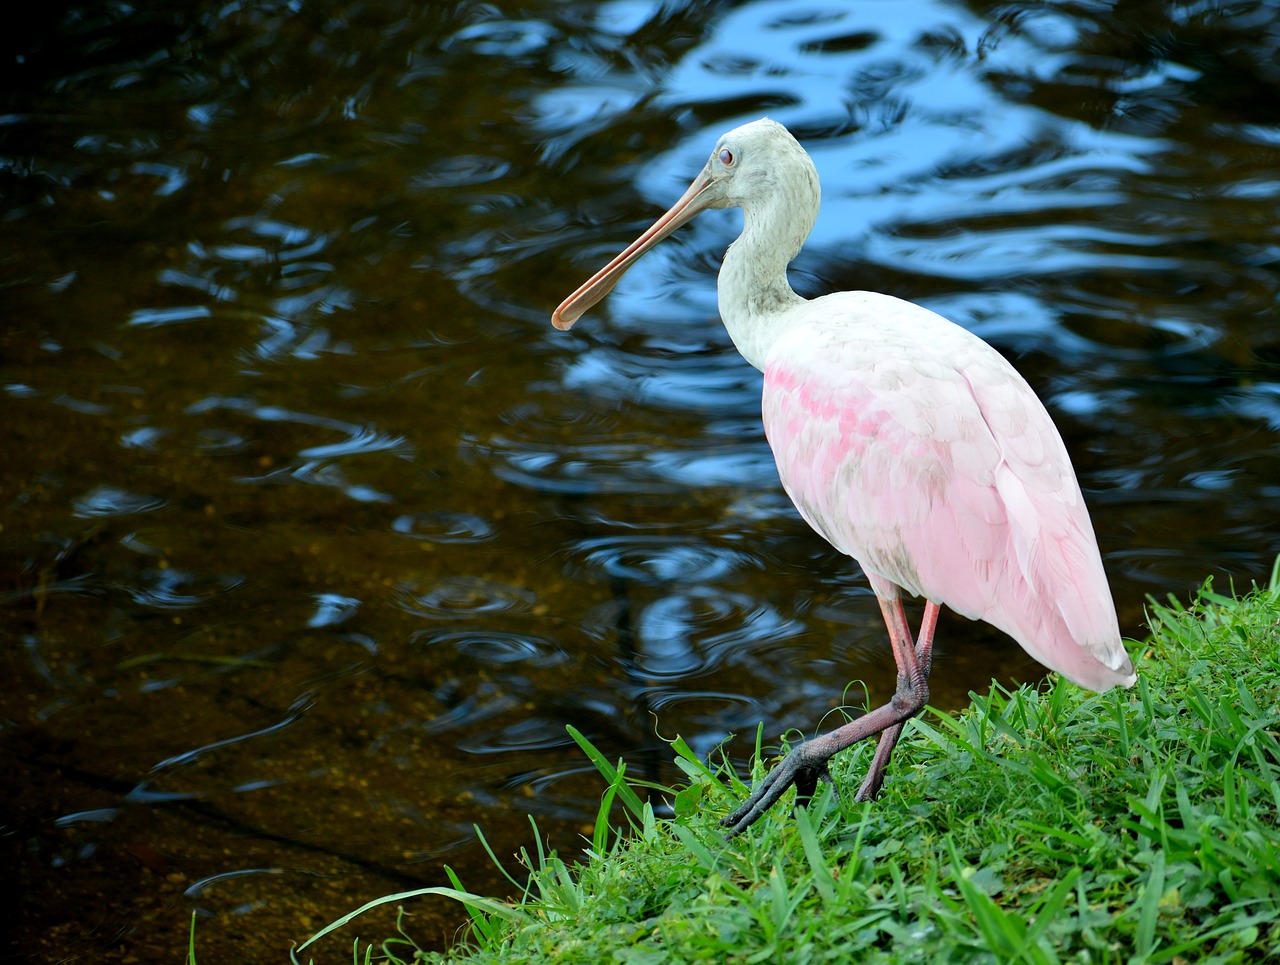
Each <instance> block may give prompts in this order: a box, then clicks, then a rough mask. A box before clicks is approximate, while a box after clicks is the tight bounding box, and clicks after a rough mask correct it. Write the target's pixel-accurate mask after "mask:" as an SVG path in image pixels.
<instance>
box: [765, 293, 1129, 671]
mask: <svg viewBox="0 0 1280 965" xmlns="http://www.w3.org/2000/svg"><path fill="white" fill-rule="evenodd" d="M785 324H786V325H787V328H786V332H785V334H784V335H782V336H781V337H780V338H779V339H778V340H777V342H776V343H775V344H774V345H773V347H772V348H771V350H770V351H769V354H768V357H767V359H766V361H765V387H764V400H763V418H764V425H765V431H766V434H767V435H768V438H769V442H770V445H771V446H772V447H773V451H774V455H775V458H776V459H777V463H778V471H779V474H780V476H781V478H782V482H783V485H784V487H785V488H786V490H787V492H788V494H789V495H790V496H791V498H792V500H793V501H794V502H795V504H796V507H797V508H798V509H799V510H800V513H801V514H802V515H803V516H804V518H805V519H806V520H807V521H808V522H809V523H810V525H812V526H813V528H814V529H816V530H817V531H818V532H819V533H820V534H822V535H823V536H824V537H826V539H828V540H829V541H830V542H831V543H832V544H833V545H834V546H835V547H836V548H837V549H839V550H841V551H843V552H845V553H847V554H849V555H850V556H852V557H854V558H855V559H856V560H858V562H859V563H860V564H861V565H862V566H863V568H864V569H867V570H869V571H871V572H873V573H876V574H878V575H880V576H882V577H884V578H885V579H888V580H890V581H891V582H893V583H895V584H897V585H898V586H901V587H902V588H903V589H905V590H906V591H908V592H910V593H912V594H915V595H919V596H924V597H926V598H928V599H930V600H933V601H934V602H937V603H941V604H944V605H946V606H948V607H950V608H951V609H953V610H955V611H956V612H958V613H961V614H963V615H965V616H967V617H970V618H971V619H982V620H986V621H987V622H988V623H991V624H992V625H994V626H996V627H998V628H1000V629H1002V630H1004V631H1005V632H1006V633H1008V634H1010V635H1011V636H1012V637H1013V638H1014V639H1015V640H1017V641H1018V642H1019V643H1020V644H1021V645H1022V646H1023V648H1024V649H1026V650H1027V651H1028V652H1029V653H1030V654H1031V655H1032V656H1034V657H1035V658H1036V659H1038V660H1039V661H1040V662H1041V663H1044V664H1045V665H1046V666H1048V667H1051V668H1052V669H1055V670H1058V671H1060V672H1062V673H1063V674H1065V675H1066V676H1067V677H1069V678H1071V679H1072V680H1074V681H1076V682H1077V683H1079V684H1081V685H1083V686H1085V687H1089V688H1091V689H1093V690H1105V689H1107V688H1109V687H1111V686H1114V685H1117V684H1122V685H1126V686H1127V685H1129V684H1131V683H1132V682H1133V679H1134V677H1133V667H1132V664H1131V663H1130V661H1129V658H1128V655H1127V654H1126V653H1125V650H1124V647H1123V645H1122V643H1121V641H1120V632H1119V627H1118V623H1117V620H1116V614H1115V607H1114V604H1113V603H1112V600H1111V592H1110V589H1109V587H1108V585H1107V579H1106V575H1105V573H1104V572H1103V568H1102V560H1101V557H1100V555H1099V552H1098V547H1097V541H1096V539H1095V537H1094V534H1093V527H1092V524H1091V523H1090V521H1089V516H1088V512H1087V510H1086V508H1085V505H1084V500H1083V498H1082V496H1081V493H1080V487H1079V484H1078V483H1077V481H1076V478H1075V473H1074V471H1073V470H1072V468H1071V462H1070V459H1069V457H1068V456H1067V451H1066V448H1065V446H1064V445H1063V443H1062V439H1061V437H1060V435H1059V434H1058V431H1057V429H1056V427H1055V426H1054V424H1053V422H1052V420H1051V419H1050V417H1049V414H1048V413H1047V412H1046V411H1045V409H1044V406H1043V405H1042V404H1041V403H1040V401H1039V399H1038V398H1037V397H1036V395H1035V393H1034V392H1033V391H1032V390H1031V388H1030V387H1029V386H1028V385H1027V383H1026V382H1025V380H1023V379H1022V377H1021V376H1020V375H1019V374H1018V373H1017V371H1016V370H1015V369H1014V368H1013V367H1012V366H1011V365H1009V363H1008V362H1007V361H1005V359H1004V358H1003V357H1002V356H1000V354H999V353H997V352H996V351H995V350H994V349H992V348H991V347H990V346H989V345H987V344H986V343H985V342H983V341H982V340H981V339H979V338H977V337H976V336H974V335H972V334H971V333H969V332H967V331H965V330H964V329H962V328H960V327H959V326H957V325H954V324H953V323H951V322H949V321H947V320H946V319H944V318H942V317H941V316H939V315H936V314H934V313H933V312H930V311H928V310H927V309H924V308H921V307H919V306H917V305H913V304H911V303H910V302H905V301H902V300H900V299H897V298H892V297H890V296H887V295H877V294H874V293H870V292H845V293H840V294H838V295H829V296H826V297H825V298H819V299H815V300H814V301H811V302H807V303H805V304H804V305H802V306H800V307H798V308H796V309H793V310H792V312H790V313H789V317H788V318H787V319H786V320H785Z"/></svg>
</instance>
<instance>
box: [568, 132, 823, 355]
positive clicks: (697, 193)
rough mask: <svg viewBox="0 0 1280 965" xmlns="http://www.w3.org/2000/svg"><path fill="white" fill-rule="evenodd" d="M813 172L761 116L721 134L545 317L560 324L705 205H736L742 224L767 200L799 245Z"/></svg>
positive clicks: (787, 137) (810, 210) (814, 197)
mask: <svg viewBox="0 0 1280 965" xmlns="http://www.w3.org/2000/svg"><path fill="white" fill-rule="evenodd" d="M818 196H819V188H818V172H817V170H816V169H815V168H814V166H813V161H812V160H811V159H810V158H809V155H808V154H807V153H805V150H804V148H802V147H801V146H800V143H799V142H798V141H797V140H796V139H795V138H794V137H792V136H791V132H790V131H788V130H787V129H786V128H785V127H783V126H782V125H781V124H779V123H778V122H777V121H773V120H770V119H769V118H767V117H762V118H760V120H758V121H751V122H750V123H749V124H743V125H742V126H741V127H735V128H734V129H733V130H732V131H729V132H728V133H727V134H724V135H723V136H721V138H720V140H718V141H717V142H716V146H715V150H713V151H712V152H711V156H710V157H709V158H708V159H707V163H706V164H705V165H704V166H703V168H702V171H701V172H700V173H699V174H698V176H697V177H696V178H694V180H693V183H692V184H691V185H689V189H688V190H687V191H685V193H684V194H683V195H682V196H681V198H680V200H679V201H677V202H676V203H675V204H674V205H672V206H671V208H670V209H669V210H668V211H667V212H666V214H664V215H663V216H662V217H661V218H659V219H658V220H657V221H655V222H654V223H653V225H652V226H651V227H650V228H649V229H648V230H647V231H645V233H644V234H642V235H641V236H640V237H639V238H637V239H636V240H635V241H633V242H632V243H631V244H630V245H629V246H628V247H627V248H626V250H624V251H623V252H622V253H621V254H620V255H618V257H616V258H614V259H613V261H611V262H609V264H607V265H605V266H604V267H603V268H601V269H600V270H599V271H598V272H596V273H595V274H594V275H592V276H591V278H590V279H588V280H587V281H586V282H585V283H584V284H583V285H582V286H581V287H580V288H578V290H577V291H575V292H574V293H573V294H572V295H570V296H569V297H568V298H566V299H565V300H564V301H563V302H561V303H560V307H559V308H557V309H556V310H555V312H554V313H553V314H552V316H551V323H552V324H553V325H555V327H556V328H558V329H561V330H564V329H567V328H569V327H570V326H571V325H573V323H574V322H576V321H577V320H578V319H579V318H580V317H581V316H582V315H583V314H584V313H585V312H586V311H587V310H588V309H590V308H591V307H592V306H593V305H595V304H596V303H598V302H599V301H601V300H602V299H603V298H604V297H605V296H606V295H607V294H609V292H610V291H612V290H613V286H614V285H616V284H617V283H618V280H619V279H620V278H621V277H622V275H623V274H624V273H625V272H626V270H627V269H628V268H630V267H631V266H632V265H633V264H634V263H635V261H636V259H638V258H639V257H640V256H641V255H643V254H644V253H645V252H646V251H648V250H649V249H650V248H652V247H653V246H654V245H656V244H657V243H658V242H660V241H662V239H664V238H666V237H667V236H668V235H670V234H671V233H672V232H673V231H675V230H676V229H677V228H679V227H680V226H681V225H683V224H685V223H686V222H688V221H691V220H692V219H693V218H694V216H695V215H697V214H698V213H699V212H700V211H705V210H706V209H708V208H742V209H743V212H744V213H745V217H746V219H747V222H748V225H750V222H751V218H752V214H753V212H754V211H755V210H757V209H759V208H761V207H762V206H764V205H766V204H768V205H771V206H773V207H775V208H778V209H779V210H788V211H790V212H792V213H793V214H794V215H798V217H793V218H792V220H793V221H795V222H796V225H795V230H794V231H793V232H792V233H793V234H794V235H796V237H795V239H794V240H795V244H794V248H793V249H792V250H791V251H790V253H789V254H788V256H787V259H786V260H788V261H789V260H790V259H791V257H794V255H795V253H796V252H798V251H799V250H800V245H801V244H802V243H803V242H804V239H805V237H806V236H807V235H808V234H809V230H810V229H811V228H812V227H813V219H814V217H815V216H816V215H817V211H818Z"/></svg>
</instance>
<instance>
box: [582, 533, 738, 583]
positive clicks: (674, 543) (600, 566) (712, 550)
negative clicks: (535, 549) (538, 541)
mask: <svg viewBox="0 0 1280 965" xmlns="http://www.w3.org/2000/svg"><path fill="white" fill-rule="evenodd" d="M564 552H565V553H566V554H567V555H568V556H570V557H571V558H572V559H573V560H575V561H578V563H577V565H578V566H579V567H581V568H583V569H586V570H599V571H603V572H604V573H607V574H608V575H609V576H612V577H617V578H620V579H625V580H632V581H635V582H638V583H645V584H650V585H659V584H667V583H677V582H679V583H699V582H709V581H711V580H716V579H719V578H720V577H723V576H724V575H725V574H727V573H731V572H732V571H734V570H736V569H740V568H742V567H743V566H746V565H757V564H756V560H755V559H754V557H752V556H750V555H749V554H747V553H743V552H741V551H740V550H733V549H729V548H727V547H723V546H714V545H712V544H710V543H708V542H706V541H705V540H703V539H699V538H698V537H696V536H685V535H662V536H646V535H642V534H635V533H627V534H624V535H620V536H601V537H594V538H591V539H583V540H578V541H577V542H574V543H570V544H569V545H568V546H567V547H566V548H565V550H564Z"/></svg>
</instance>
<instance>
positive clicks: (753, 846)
mask: <svg viewBox="0 0 1280 965" xmlns="http://www.w3.org/2000/svg"><path fill="white" fill-rule="evenodd" d="M1218 589H1219V590H1220V589H1221V588H1218ZM1149 617H1150V626H1151V637H1150V639H1149V640H1147V641H1146V643H1145V645H1144V646H1143V647H1142V650H1141V652H1140V653H1137V652H1135V657H1136V658H1137V660H1136V662H1137V663H1138V668H1139V674H1140V677H1139V681H1138V684H1137V686H1136V687H1134V688H1133V689H1132V690H1130V691H1124V692H1112V693H1109V694H1105V695H1096V694H1090V693H1087V692H1085V691H1082V690H1080V689H1079V688H1077V687H1075V686H1073V685H1071V684H1068V683H1065V682H1063V681H1061V680H1057V681H1054V682H1051V683H1048V684H1045V685H1044V686H1042V687H1039V688H1028V687H1024V688H1021V689H1019V690H1016V691H1013V692H1012V693H1009V692H1006V691H1003V690H999V689H996V690H993V691H992V692H991V693H990V694H989V695H987V696H976V695H975V696H974V698H973V703H972V706H971V707H970V708H969V709H968V710H967V711H966V712H964V713H962V714H960V715H958V716H955V717H952V716H947V715H941V716H940V715H936V714H927V715H926V716H925V717H924V718H923V719H922V720H919V721H916V722H914V723H913V724H911V725H909V726H908V729H907V734H906V736H905V737H904V739H903V742H902V744H901V745H900V747H899V750H898V752H897V754H896V756H895V758H894V762H893V764H892V766H891V772H890V777H889V781H888V782H887V784H886V786H885V789H884V791H883V793H882V794H881V796H880V798H879V800H878V801H876V802H874V803H873V804H854V803H852V802H851V801H850V798H851V796H852V793H851V792H852V789H854V788H856V787H857V783H858V780H859V778H860V776H861V774H862V772H863V770H864V769H865V767H866V765H867V762H868V760H869V757H870V751H871V747H872V745H871V744H870V743H867V745H866V746H865V747H862V748H858V749H856V750H853V751H850V752H846V754H844V755H842V757H841V758H837V761H836V762H835V763H834V765H833V772H834V775H835V778H836V782H837V784H838V786H839V787H841V788H847V789H848V790H847V791H846V792H845V794H844V797H843V798H840V799H837V798H836V797H835V796H834V795H833V794H831V793H830V790H829V789H825V790H820V792H819V796H818V797H817V798H815V800H814V801H813V802H812V803H811V805H810V806H809V808H808V809H807V810H803V809H802V810H798V811H796V813H795V814H794V816H793V815H792V813H791V811H790V809H789V807H788V806H787V802H789V800H790V795H788V797H787V798H784V803H783V805H781V806H778V807H776V808H774V810H773V811H772V812H771V813H770V814H768V815H767V816H766V817H765V818H763V819H762V820H761V821H760V822H759V823H758V824H757V825H756V826H754V827H753V828H751V829H750V831H748V832H747V833H746V834H744V835H742V836H741V837H739V838H736V839H735V840H734V841H733V842H732V843H730V844H726V843H725V842H724V840H723V838H722V834H721V830H720V828H719V827H718V826H717V823H716V822H717V819H718V818H719V817H720V816H721V815H723V814H724V813H725V812H726V811H727V810H728V809H729V808H730V807H731V805H732V803H734V802H735V801H737V800H738V799H740V797H741V796H742V794H743V793H744V792H745V788H744V787H743V786H742V784H741V783H740V782H738V781H737V780H736V778H733V777H732V775H729V774H725V773H722V772H719V771H716V770H712V769H709V768H708V767H707V766H705V765H704V764H703V763H701V762H699V761H698V760H697V758H696V757H695V756H694V755H693V754H691V753H690V752H689V751H688V750H687V748H685V747H684V746H683V745H682V744H680V743H679V742H678V743H677V744H676V745H675V750H676V752H677V754H678V761H679V763H680V766H681V767H682V769H683V770H684V772H685V773H686V774H687V775H688V781H689V783H688V784H687V785H686V786H684V787H682V788H679V789H678V790H677V791H673V792H671V794H670V800H671V801H672V802H673V805H674V808H675V818H674V819H673V820H656V819H655V818H654V815H653V812H652V810H651V809H650V808H649V807H648V806H647V805H646V804H644V803H642V802H641V800H640V798H639V797H638V796H637V795H636V794H635V792H634V791H633V790H632V789H631V788H630V787H629V786H628V785H627V783H626V781H625V775H622V776H619V775H618V774H617V773H616V772H615V771H614V769H613V768H612V767H611V766H610V765H609V763H608V762H607V761H605V760H603V758H600V756H599V755H598V754H596V753H595V752H594V749H592V748H590V746H589V745H586V744H585V742H584V741H580V742H581V743H584V749H586V750H587V751H588V753H591V754H592V755H593V759H595V760H596V762H597V766H599V767H600V768H601V770H602V773H603V774H604V775H605V777H606V780H607V790H606V792H605V795H604V801H603V804H602V808H601V818H600V820H599V821H598V823H597V827H596V833H595V835H594V840H593V841H592V844H591V850H590V851H589V853H588V856H587V858H586V859H584V860H583V862H581V863H580V864H578V865H577V866H575V867H573V868H568V867H566V866H565V865H564V863H563V862H561V861H560V859H559V858H557V857H556V856H555V854H554V853H545V852H541V851H540V852H539V853H536V854H533V855H526V856H525V859H526V861H527V862H528V868H527V869H513V874H514V877H515V879H517V880H518V881H519V882H520V884H518V885H517V884H515V881H513V888H514V889H515V891H514V892H513V893H515V894H516V895H518V897H517V898H516V899H515V900H511V901H498V900H495V899H489V898H482V897H479V896H475V895H468V894H466V893H465V892H464V891H463V889H462V885H461V883H459V882H456V881H455V884H457V889H456V890H450V889H427V890H426V891H423V892H415V893H412V894H413V895H419V894H437V895H440V894H444V895H448V896H451V897H453V898H456V899H458V900H462V901H464V902H466V904H467V906H468V909H469V910H470V912H471V915H472V926H471V934H470V936H469V939H468V944H467V946H466V947H461V948H459V949H457V950H456V951H455V953H454V954H453V956H451V957H445V956H439V955H435V954H426V955H424V956H423V957H422V958H421V959H419V960H425V961H429V962H442V961H459V962H472V963H498V962H501V963H517V962H583V963H601V962H621V963H649V962H653V963H657V962H692V961H712V962H721V961H725V962H743V963H749V962H825V961H851V960H852V961H868V962H938V961H945V962H953V963H954V962H991V961H997V962H1024V961H1025V962H1073V963H1088V962H1253V961H1263V960H1277V959H1280V925H1277V918H1280V707H1278V706H1277V704H1278V702H1280V561H1278V562H1277V569H1276V571H1273V573H1272V579H1271V583H1270V585H1269V586H1268V587H1265V588H1255V589H1254V590H1253V591H1252V592H1250V593H1248V594H1246V595H1243V596H1241V597H1238V598H1237V597H1234V596H1228V595H1224V594H1222V593H1220V592H1216V591H1215V589H1214V588H1212V587H1210V586H1208V585H1206V586H1205V588H1204V589H1202V590H1201V592H1200V593H1199V595H1198V597H1197V598H1196V600H1195V601H1194V602H1193V603H1192V604H1191V605H1190V606H1183V605H1180V604H1178V603H1177V602H1176V601H1170V602H1169V603H1168V604H1167V605H1163V606H1157V605H1154V604H1153V605H1152V606H1151V607H1150V609H1149ZM759 773H760V770H759V769H757V774H756V776H757V777H758V776H759ZM726 784H728V785H729V786H728V787H726ZM614 801H617V802H620V803H621V804H622V805H624V807H625V814H626V817H627V819H628V821H629V823H630V824H631V828H630V829H629V830H628V833H627V834H626V835H619V834H617V832H616V831H614V830H613V829H611V828H610V827H609V824H608V821H607V820H606V816H607V815H608V814H609V809H610V805H611V804H612V803H613V802H614ZM614 813H615V814H617V812H614ZM530 870H531V871H532V872H533V873H532V877H531V883H530V884H529V885H528V887H527V889H526V888H525V887H524V882H525V879H526V877H527V872H528V871H530ZM411 897H412V896H411V895H401V896H391V897H389V898H387V899H384V901H394V902H401V903H404V904H406V906H407V907H409V908H410V909H411V907H412V902H411V901H410V898H411ZM339 924H340V923H339ZM334 927H336V926H334ZM414 952H415V949H414V948H413V946H412V945H411V943H409V942H407V941H404V940H402V939H398V938H397V939H394V940H392V941H390V942H387V943H383V944H380V945H379V946H377V947H376V948H370V947H365V948H363V949H362V950H361V951H360V952H359V953H358V959H359V960H361V961H365V960H370V957H369V956H372V960H377V959H378V958H379V957H381V956H383V955H387V954H390V955H391V956H392V957H393V958H394V959H398V960H400V961H412V960H414ZM299 958H300V960H301V959H302V956H299Z"/></svg>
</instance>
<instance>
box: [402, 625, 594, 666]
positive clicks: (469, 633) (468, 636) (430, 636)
mask: <svg viewBox="0 0 1280 965" xmlns="http://www.w3.org/2000/svg"><path fill="white" fill-rule="evenodd" d="M413 639H414V642H415V643H421V644H424V645H426V646H429V647H448V646H451V647H453V648H454V650H456V651H457V652H458V653H459V654H461V655H462V656H464V657H467V658H468V659H470V660H474V661H475V662H476V663H481V664H487V665H491V666H492V665H511V664H522V665H524V666H528V667H554V666H556V665H558V664H561V663H564V662H565V661H566V660H568V659H569V654H568V652H567V651H565V650H564V649H562V648H561V647H560V646H558V645H557V644H555V643H553V642H552V641H550V640H548V639H547V638H545V637H540V636H536V635H533V634H528V633H519V634H517V633H507V632H505V631H502V630H450V631H448V632H446V633H432V632H430V631H425V630H424V631H420V632H419V633H417V634H415V635H414V638H413Z"/></svg>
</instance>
